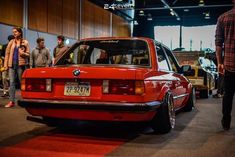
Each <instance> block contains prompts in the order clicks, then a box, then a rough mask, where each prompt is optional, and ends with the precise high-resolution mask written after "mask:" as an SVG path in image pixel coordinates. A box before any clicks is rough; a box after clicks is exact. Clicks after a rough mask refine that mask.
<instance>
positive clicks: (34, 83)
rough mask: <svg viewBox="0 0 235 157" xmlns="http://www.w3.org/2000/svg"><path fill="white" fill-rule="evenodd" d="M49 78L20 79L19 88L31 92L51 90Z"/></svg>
mask: <svg viewBox="0 0 235 157" xmlns="http://www.w3.org/2000/svg"><path fill="white" fill-rule="evenodd" d="M51 82H52V81H51V79H22V82H21V90H23V91H32V92H51V91H52V83H51Z"/></svg>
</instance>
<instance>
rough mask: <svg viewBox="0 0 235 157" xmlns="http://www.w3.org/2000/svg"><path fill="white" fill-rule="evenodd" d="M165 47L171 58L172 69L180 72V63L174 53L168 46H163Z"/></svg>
mask: <svg viewBox="0 0 235 157" xmlns="http://www.w3.org/2000/svg"><path fill="white" fill-rule="evenodd" d="M163 49H164V51H165V52H166V55H167V57H168V59H169V63H170V67H171V70H172V71H174V72H178V69H179V65H178V63H177V61H176V59H175V57H174V55H173V54H172V52H171V51H170V50H169V49H168V48H166V47H164V46H163Z"/></svg>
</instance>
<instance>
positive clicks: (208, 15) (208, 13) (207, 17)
mask: <svg viewBox="0 0 235 157" xmlns="http://www.w3.org/2000/svg"><path fill="white" fill-rule="evenodd" d="M203 14H205V17H204V18H205V19H210V18H211V17H210V12H206V13H203Z"/></svg>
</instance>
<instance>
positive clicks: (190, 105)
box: [183, 88, 196, 112]
mask: <svg viewBox="0 0 235 157" xmlns="http://www.w3.org/2000/svg"><path fill="white" fill-rule="evenodd" d="M195 102H196V93H195V89H194V88H192V91H191V93H190V95H189V99H188V102H187V103H186V105H185V106H184V107H183V111H184V112H190V111H192V109H193V108H194V105H195Z"/></svg>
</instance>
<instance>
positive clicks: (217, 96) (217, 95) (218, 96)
mask: <svg viewBox="0 0 235 157" xmlns="http://www.w3.org/2000/svg"><path fill="white" fill-rule="evenodd" d="M222 97H223V95H222V94H215V95H213V98H222Z"/></svg>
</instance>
